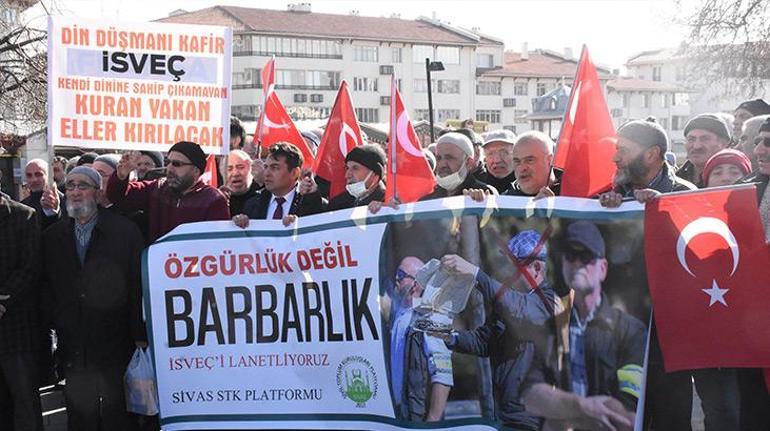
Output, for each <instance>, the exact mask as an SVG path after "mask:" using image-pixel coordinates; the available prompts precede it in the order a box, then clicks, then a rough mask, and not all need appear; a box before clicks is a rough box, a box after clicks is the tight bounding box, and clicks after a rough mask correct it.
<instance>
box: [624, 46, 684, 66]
mask: <svg viewBox="0 0 770 431" xmlns="http://www.w3.org/2000/svg"><path fill="white" fill-rule="evenodd" d="M681 58H684V52H683V49H681V48H662V49H654V50H650V51H643V52H640V53H639V54H636V55H634V56H632V57H631V58H629V59H628V61H626V66H642V65H645V64H659V63H665V62H667V61H671V60H677V59H681Z"/></svg>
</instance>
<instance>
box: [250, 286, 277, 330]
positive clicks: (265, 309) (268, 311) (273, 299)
mask: <svg viewBox="0 0 770 431" xmlns="http://www.w3.org/2000/svg"><path fill="white" fill-rule="evenodd" d="M255 289H256V296H257V343H274V342H276V341H278V315H277V314H276V313H275V309H276V307H277V306H278V295H277V294H276V292H275V287H274V286H272V285H270V284H261V285H259V286H256V288H255ZM263 293H267V294H268V296H269V297H270V301H269V304H267V306H265V305H264V304H263V303H262V294H263ZM265 317H267V318H268V319H270V320H271V321H272V322H273V325H272V328H273V330H272V332H271V333H270V334H265V333H264V330H265V328H264V325H263V323H264V318H265Z"/></svg>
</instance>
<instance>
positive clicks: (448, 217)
mask: <svg viewBox="0 0 770 431" xmlns="http://www.w3.org/2000/svg"><path fill="white" fill-rule="evenodd" d="M642 216H643V211H642V207H641V206H640V205H638V204H635V203H630V204H624V205H623V206H622V207H621V208H618V209H614V210H610V209H605V208H601V207H599V206H598V204H597V203H596V202H594V201H589V200H583V199H572V198H556V199H543V200H540V201H531V200H530V199H525V198H518V197H500V198H497V200H490V201H489V202H488V203H486V204H479V203H471V202H470V201H469V200H465V199H464V198H462V197H458V198H449V199H444V200H435V201H430V202H424V203H418V204H412V205H404V206H403V207H402V208H400V209H399V210H392V209H390V208H384V209H383V210H382V212H381V213H379V214H377V215H371V214H368V213H367V211H366V208H356V209H353V210H344V211H337V212H333V213H327V214H321V215H318V216H313V217H305V218H300V219H299V221H298V224H296V225H294V226H291V227H288V228H286V227H284V226H283V225H282V224H281V222H280V221H272V220H267V221H252V223H251V226H250V227H249V228H247V229H239V228H237V227H235V226H234V225H232V224H231V223H230V222H206V223H195V224H190V225H183V226H180V227H179V228H177V229H176V230H174V231H173V232H171V233H169V234H168V235H167V236H165V237H164V238H162V239H161V240H159V241H158V242H156V243H155V244H154V245H152V246H151V247H150V248H149V249H148V250H147V251H146V252H145V256H144V277H145V281H144V285H145V286H144V288H145V301H146V302H145V307H146V310H147V311H148V314H149V316H148V322H149V324H150V326H151V328H150V331H149V332H150V334H151V346H152V349H153V356H154V360H155V367H156V374H157V378H158V390H159V399H160V416H161V424H162V425H163V429H165V430H191V429H260V428H269V429H280V428H286V429H289V428H291V429H401V428H414V426H415V423H416V422H425V421H427V420H430V419H435V420H439V422H436V423H434V424H432V425H433V426H430V424H421V425H419V426H420V427H425V428H435V429H445V428H464V429H508V428H510V429H520V427H521V426H523V425H526V424H528V423H532V421H537V419H536V418H533V417H532V416H530V415H528V414H526V413H525V412H523V411H522V410H523V409H521V408H519V407H517V406H519V404H518V396H519V391H521V390H523V389H524V388H525V387H528V386H527V384H528V383H526V382H527V381H529V380H531V381H532V383H533V384H536V383H538V382H541V381H542V382H545V383H549V382H550V381H549V378H548V377H547V376H549V375H550V374H549V372H548V370H549V369H550V368H549V367H550V366H551V365H552V364H551V361H549V360H546V357H547V356H548V354H549V352H552V351H557V350H558V348H556V346H558V345H560V344H561V343H563V342H564V340H563V339H562V338H560V337H559V336H558V334H557V332H559V331H560V330H557V329H556V328H557V327H559V328H561V330H563V329H564V328H566V326H559V324H558V323H554V322H568V321H569V315H570V314H569V311H566V316H567V317H566V321H565V320H564V316H565V311H564V307H563V305H561V306H560V304H563V303H564V301H563V300H560V299H558V298H559V297H563V298H565V300H566V298H570V294H569V291H570V290H575V291H581V292H584V293H585V291H584V290H581V289H586V288H587V287H586V286H588V287H592V288H593V289H594V290H593V291H592V292H594V295H598V296H600V297H601V298H602V300H601V301H598V304H601V305H600V306H601V307H605V308H600V309H598V310H596V311H595V313H596V315H598V316H600V317H601V318H602V319H605V318H606V319H610V318H609V317H606V316H614V317H613V318H618V319H619V318H621V317H622V318H623V319H627V320H623V324H622V325H621V324H618V325H617V326H618V328H617V329H613V330H618V331H621V330H622V331H625V332H624V333H623V334H622V336H610V335H607V337H608V338H607V340H604V341H605V345H606V343H615V342H617V340H623V341H622V344H620V345H617V346H612V347H611V348H608V350H607V351H608V352H611V353H597V354H599V355H605V354H606V355H607V356H606V357H602V359H601V360H600V361H598V362H596V363H598V364H600V365H601V366H602V367H603V368H602V370H601V372H602V374H601V375H602V376H604V377H605V378H606V381H604V382H603V385H605V386H603V387H604V388H605V391H607V392H608V394H610V395H611V396H612V397H613V398H615V399H616V400H617V405H616V406H615V407H616V408H617V409H618V411H621V412H622V413H623V414H626V415H627V416H628V418H629V419H628V420H629V421H630V422H631V423H633V420H634V412H635V409H636V406H637V400H638V397H640V396H641V394H642V393H643V387H642V386H643V385H642V383H641V382H642V366H643V363H644V346H645V344H646V335H647V330H646V329H645V328H646V325H645V324H643V323H642V321H644V320H645V319H646V317H647V316H649V296H648V295H647V286H646V282H645V281H644V280H645V277H644V269H643V259H642V258H641V256H642V250H643V243H642V238H643V232H642ZM573 225H574V227H572V228H571V227H570V226H573ZM570 229H572V230H570ZM570 232H571V233H570ZM575 232H577V234H576V233H575ZM575 235H578V236H575ZM581 241H582V242H581ZM583 243H585V244H584V245H582V246H581V245H580V244H583ZM599 244H601V247H603V249H602V253H601V256H598V255H597V256H593V258H592V257H591V255H590V254H586V253H588V251H591V250H594V251H596V252H597V253H598V250H599V249H598V247H599ZM576 247H577V248H576ZM580 247H582V249H581V248H580ZM575 250H578V251H575ZM580 250H582V251H580ZM576 253H577V254H576ZM522 254H525V255H526V254H531V256H529V257H527V256H522ZM519 258H521V259H519ZM592 259H593V260H592ZM533 262H535V263H533ZM580 262H584V264H585V265H586V268H588V267H589V266H590V268H591V272H585V273H584V271H583V269H585V268H583V267H582V266H581V265H582V264H580ZM603 262H604V263H603ZM527 265H531V267H532V268H535V269H534V270H533V272H531V273H529V275H527V276H521V275H522V274H521V271H520V269H521V268H524V267H525V266H527ZM586 271H588V270H587V269H586ZM602 271H603V272H602ZM640 280H641V281H640ZM532 282H534V286H536V287H537V288H536V289H534V290H533V288H532V286H533V284H532ZM581 283H582V284H581ZM591 283H593V284H591ZM596 289H599V290H598V291H597V290H596ZM597 292H598V293H597ZM598 296H597V297H598ZM575 298H578V295H575ZM574 301H576V302H580V301H581V300H580V299H574ZM581 304H582V302H581ZM613 306H615V307H619V308H622V309H623V310H625V311H624V312H622V316H620V315H616V314H614V312H612V311H611V310H614V309H616V308H614V307H613ZM567 310H569V309H567ZM634 316H635V317H634ZM637 318H638V319H637ZM629 322H630V323H629ZM610 326H612V325H610ZM610 332H612V331H610ZM608 334H609V333H608ZM588 344H591V343H588V342H587V344H586V345H588ZM592 363H593V362H592ZM586 366H589V365H586ZM530 368H532V369H533V370H535V372H533V373H529V372H526V371H522V370H529V369H530ZM552 384H553V383H552ZM535 423H536V422H535Z"/></svg>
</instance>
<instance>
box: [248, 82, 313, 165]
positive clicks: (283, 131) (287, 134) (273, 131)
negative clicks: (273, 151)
mask: <svg viewBox="0 0 770 431" xmlns="http://www.w3.org/2000/svg"><path fill="white" fill-rule="evenodd" d="M261 123H262V124H261V126H262V134H261V137H262V146H264V147H265V148H270V146H271V145H273V144H275V143H278V142H288V143H290V144H294V145H296V146H297V148H299V150H300V152H301V153H302V157H303V158H304V163H303V164H302V167H303V168H310V167H312V166H313V159H314V158H315V156H313V152H312V151H310V148H308V146H307V143H306V142H305V140H304V139H303V138H302V135H301V134H300V133H299V130H297V127H296V126H295V125H294V122H293V121H292V120H291V117H290V116H289V114H288V113H287V112H286V108H284V107H283V104H282V103H281V101H280V100H279V99H278V94H277V93H276V92H275V91H274V90H272V89H271V90H270V92H269V93H268V94H267V99H265V109H264V110H263V111H262V122H261Z"/></svg>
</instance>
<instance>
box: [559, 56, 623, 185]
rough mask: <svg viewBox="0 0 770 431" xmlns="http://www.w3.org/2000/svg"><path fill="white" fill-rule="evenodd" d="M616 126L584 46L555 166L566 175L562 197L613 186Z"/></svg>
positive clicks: (563, 125) (563, 181) (594, 68)
mask: <svg viewBox="0 0 770 431" xmlns="http://www.w3.org/2000/svg"><path fill="white" fill-rule="evenodd" d="M614 154H615V125H614V124H613V123H612V117H611V116H610V111H609V108H607V101H606V100H605V99H604V91H603V90H602V86H601V84H600V83H599V76H598V74H597V73H596V67H595V66H594V64H593V62H592V61H591V57H590V56H589V55H588V48H586V47H585V46H583V53H582V54H581V55H580V62H579V63H578V69H577V74H576V76H575V82H574V83H573V84H572V93H571V94H570V97H569V104H568V105H567V112H565V113H564V122H563V124H562V129H561V133H560V134H559V143H558V145H557V146H556V154H555V155H554V159H553V165H554V166H555V167H557V168H561V169H562V170H563V171H564V173H563V175H562V180H561V195H562V196H573V197H582V198H587V197H592V196H596V195H597V194H599V193H601V192H604V191H607V190H609V189H610V188H611V187H612V178H613V176H614V175H615V169H616V168H615V163H613V162H612V156H613V155H614Z"/></svg>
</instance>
